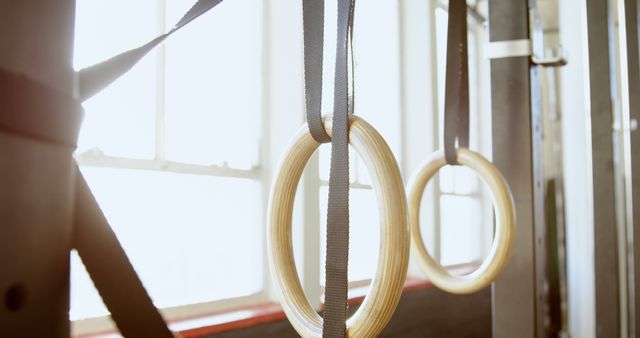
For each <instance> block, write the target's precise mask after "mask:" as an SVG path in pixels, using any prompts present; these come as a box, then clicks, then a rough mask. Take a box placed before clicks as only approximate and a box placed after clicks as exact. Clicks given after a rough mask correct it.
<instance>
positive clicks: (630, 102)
mask: <svg viewBox="0 0 640 338" xmlns="http://www.w3.org/2000/svg"><path fill="white" fill-rule="evenodd" d="M639 10H640V8H638V1H637V0H624V7H623V10H622V12H623V17H624V22H620V25H624V32H625V34H624V40H625V41H624V42H623V43H624V45H625V46H626V55H623V57H624V58H626V70H627V72H626V74H623V76H622V79H626V83H625V84H623V86H622V87H623V88H624V89H626V92H625V93H623V94H622V95H623V96H626V100H627V107H625V108H626V110H627V113H628V115H627V114H624V115H623V116H624V117H625V119H626V121H624V123H623V125H622V128H623V131H624V133H628V135H629V137H628V138H629V143H628V147H629V151H627V152H626V154H627V156H628V157H629V158H628V159H627V161H628V162H630V166H628V168H629V169H630V170H627V172H626V179H627V182H626V184H627V186H628V187H629V188H630V191H629V192H628V193H627V198H628V203H627V208H628V210H627V215H628V216H630V217H628V218H627V219H628V227H630V229H629V230H630V233H631V236H630V237H631V238H632V243H633V247H632V248H630V250H631V254H632V263H631V264H632V265H630V266H629V267H630V269H629V270H630V271H629V273H632V274H633V275H632V276H633V278H631V281H632V282H633V283H632V284H631V286H630V288H629V292H630V294H631V295H632V297H633V298H631V299H630V300H629V301H630V304H629V307H630V309H631V311H630V312H631V314H632V315H633V317H632V318H629V326H630V334H631V335H635V336H637V333H638V330H639V328H640V311H639V310H640V133H639V132H638V130H637V124H638V121H640V95H638V94H639V93H640V64H639V63H640V50H639V46H638V38H639V36H638V35H639V34H638V23H639V22H638V15H639ZM623 101H625V99H623ZM625 115H626V116H625ZM621 244H622V243H621Z"/></svg>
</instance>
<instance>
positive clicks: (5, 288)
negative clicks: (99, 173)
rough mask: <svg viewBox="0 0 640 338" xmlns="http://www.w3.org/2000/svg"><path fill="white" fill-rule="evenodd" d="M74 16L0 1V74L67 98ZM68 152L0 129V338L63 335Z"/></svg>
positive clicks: (53, 4) (51, 7)
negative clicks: (0, 71)
mask: <svg viewBox="0 0 640 338" xmlns="http://www.w3.org/2000/svg"><path fill="white" fill-rule="evenodd" d="M74 12H75V1H71V0H62V1H46V0H24V1H3V2H0V51H2V52H1V53H0V68H2V69H5V70H8V71H10V72H13V73H17V74H20V75H24V76H26V77H28V78H31V79H33V80H36V81H38V82H41V83H43V84H46V85H47V86H50V87H52V88H55V89H57V90H58V91H60V92H62V93H68V94H69V95H71V94H72V91H73V69H72V65H71V61H72V53H73V32H74ZM34 99H37V98H34ZM1 105H2V102H0V106H1ZM0 114H11V112H7V111H0ZM72 153H73V149H72V148H70V147H64V146H58V145H52V144H49V143H46V142H42V141H37V140H33V139H30V138H27V137H24V136H20V135H18V134H14V133H11V132H7V131H6V130H2V129H0V220H1V221H0V269H1V271H2V272H1V273H0V297H2V304H0V330H1V332H2V333H1V334H0V335H2V336H3V337H53V338H57V337H68V336H69V318H68V310H69V251H70V248H71V230H72V229H71V222H72V212H73V196H74V192H75V190H74V185H73V182H74V174H73V173H74V166H73V162H72V157H71V155H72Z"/></svg>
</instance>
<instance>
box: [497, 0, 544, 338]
mask: <svg viewBox="0 0 640 338" xmlns="http://www.w3.org/2000/svg"><path fill="white" fill-rule="evenodd" d="M528 16H529V12H528V6H527V1H526V0H519V1H512V0H490V1H489V39H490V41H491V42H495V41H508V40H520V39H528V38H529V22H528ZM531 94H532V93H531V73H530V59H529V57H528V56H521V57H509V58H502V59H494V60H491V102H492V126H493V127H492V133H493V143H492V144H493V162H494V163H495V164H496V166H497V167H498V168H499V169H500V171H501V172H502V173H503V175H504V176H505V178H506V179H507V181H508V182H509V185H510V186H511V189H512V193H513V197H514V201H515V204H516V213H517V229H516V241H515V244H514V248H513V253H512V256H511V259H510V261H509V264H508V265H507V267H506V269H505V270H504V272H503V273H502V275H501V276H500V277H499V278H498V279H497V280H496V282H495V283H494V286H493V337H496V338H507V337H523V338H533V337H539V336H540V335H542V334H543V328H542V327H541V326H542V318H541V317H540V316H539V315H538V312H539V311H541V307H540V306H539V305H538V301H539V300H540V301H541V298H538V296H541V295H542V289H541V287H540V285H538V284H539V280H538V279H537V277H538V275H539V274H538V273H537V271H536V269H537V268H538V265H539V264H538V262H539V259H540V258H543V257H537V256H536V238H537V237H538V236H539V235H540V234H539V230H540V224H542V223H541V222H542V220H543V219H544V215H543V213H542V210H543V209H542V206H543V203H544V201H543V194H542V188H543V187H542V184H541V179H542V173H541V166H540V156H541V152H540V150H541V144H536V142H540V137H539V136H540V132H541V130H540V129H541V128H540V127H541V126H540V123H539V121H538V120H537V119H534V116H533V111H532V105H531V101H532V100H531ZM538 117H539V115H538ZM535 121H537V122H535ZM534 128H536V129H535V130H534ZM541 253H542V252H541Z"/></svg>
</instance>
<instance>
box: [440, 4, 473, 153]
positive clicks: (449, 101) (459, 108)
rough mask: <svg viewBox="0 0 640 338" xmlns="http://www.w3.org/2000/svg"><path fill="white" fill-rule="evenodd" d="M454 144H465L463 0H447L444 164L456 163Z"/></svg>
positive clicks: (466, 73) (466, 65) (466, 89)
mask: <svg viewBox="0 0 640 338" xmlns="http://www.w3.org/2000/svg"><path fill="white" fill-rule="evenodd" d="M456 140H457V145H456ZM456 147H461V148H469V63H468V52H467V3H466V1H465V0H451V1H449V18H448V28H447V66H446V77H445V88H444V152H445V158H446V159H447V163H448V164H453V165H457V164H458V160H457V155H456Z"/></svg>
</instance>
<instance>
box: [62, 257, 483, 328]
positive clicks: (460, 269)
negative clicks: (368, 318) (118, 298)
mask: <svg viewBox="0 0 640 338" xmlns="http://www.w3.org/2000/svg"><path fill="white" fill-rule="evenodd" d="M478 266H479V264H477V263H468V264H460V265H454V266H450V267H449V268H448V269H449V271H451V272H453V273H456V274H466V273H469V272H471V271H473V270H475V269H476V268H477V267H478ZM354 284H355V285H353V286H352V287H351V288H350V289H349V304H350V305H354V304H358V303H361V302H362V301H363V299H364V297H365V296H366V294H367V291H368V289H369V283H368V282H366V281H365V282H359V283H354ZM431 286H432V284H431V282H430V281H428V280H427V279H425V278H422V277H413V276H409V277H407V279H406V281H405V283H404V288H403V293H406V292H413V291H418V290H423V289H426V288H429V287H431ZM285 318H286V316H285V314H284V312H283V311H282V307H281V306H280V304H277V303H273V302H266V303H262V304H257V305H250V306H245V307H241V308H238V309H233V310H225V311H220V312H214V313H210V314H206V315H202V316H197V317H194V318H187V319H180V320H175V321H171V322H170V323H169V328H170V329H171V330H172V331H173V332H179V333H180V335H181V336H182V337H183V338H197V337H202V336H206V335H211V334H215V333H220V332H224V331H230V330H235V329H241V328H246V327H251V326H254V325H259V324H264V323H269V322H273V321H277V320H282V319H285ZM119 337H121V336H120V335H119V334H118V333H116V332H114V331H111V332H102V333H98V334H86V335H79V336H75V338H119Z"/></svg>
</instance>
